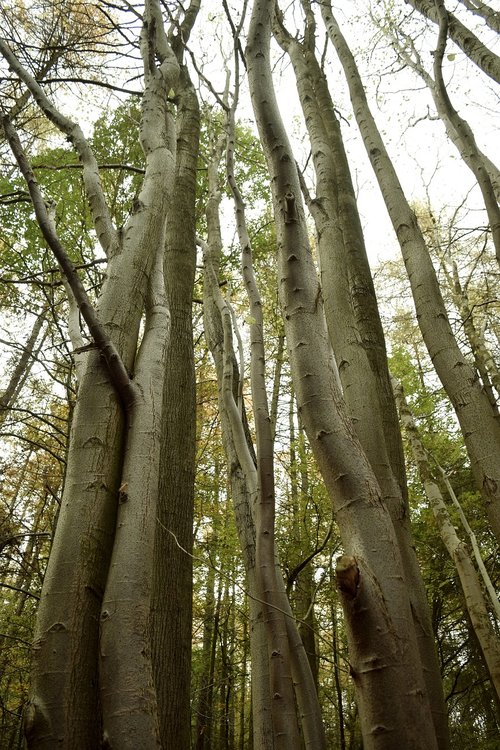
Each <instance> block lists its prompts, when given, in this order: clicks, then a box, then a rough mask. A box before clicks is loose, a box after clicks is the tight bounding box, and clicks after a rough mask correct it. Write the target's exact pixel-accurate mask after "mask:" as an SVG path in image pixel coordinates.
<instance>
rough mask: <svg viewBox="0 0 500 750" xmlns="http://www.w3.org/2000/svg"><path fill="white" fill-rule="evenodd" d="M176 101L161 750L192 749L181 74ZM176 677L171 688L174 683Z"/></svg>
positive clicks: (160, 630)
mask: <svg viewBox="0 0 500 750" xmlns="http://www.w3.org/2000/svg"><path fill="white" fill-rule="evenodd" d="M180 85H181V88H180V91H179V98H178V125H177V161H176V167H175V190H174V193H173V195H172V201H171V206H170V212H169V216H168V219H167V227H166V250H165V261H164V268H165V285H166V290H167V298H168V302H169V308H170V316H171V335H170V344H169V348H168V353H167V359H166V377H165V388H164V396H163V403H164V419H163V425H162V447H161V464H160V466H161V468H160V493H159V502H158V522H157V524H156V536H155V562H154V582H153V601H152V610H153V620H152V650H153V664H154V669H155V684H156V690H157V694H158V708H159V717H160V736H161V741H162V743H163V745H164V746H165V747H173V746H175V745H177V744H178V745H179V746H181V747H188V746H189V742H190V734H191V730H190V695H191V693H190V680H191V638H192V622H191V620H192V615H191V608H192V605H191V598H192V560H191V557H190V555H189V552H190V550H191V549H192V545H193V541H192V535H193V531H192V530H193V502H194V472H195V466H194V462H195V448H196V394H195V374H194V354H193V330H192V298H193V286H194V274H195V266H196V240H195V221H196V219H195V191H196V167H197V158H198V142H199V128H200V121H199V120H200V117H199V108H198V101H197V97H196V94H195V92H194V89H193V87H192V84H191V82H190V80H189V78H188V73H187V70H186V69H184V68H182V69H181V79H180ZM172 675H175V676H176V678H175V680H173V679H172Z"/></svg>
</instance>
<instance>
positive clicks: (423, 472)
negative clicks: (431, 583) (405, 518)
mask: <svg viewBox="0 0 500 750" xmlns="http://www.w3.org/2000/svg"><path fill="white" fill-rule="evenodd" d="M395 391H396V393H397V396H398V402H399V411H400V414H401V420H402V422H403V425H404V427H405V429H406V433H407V435H408V439H409V441H410V445H411V449H412V453H413V456H414V459H415V462H416V464H417V466H418V470H419V473H420V477H421V479H422V482H423V484H424V488H425V494H426V495H427V499H428V501H429V505H430V506H431V508H432V512H433V514H434V517H435V519H436V523H437V526H438V529H439V533H440V535H441V539H442V540H443V543H444V545H445V547H446V549H447V550H448V554H449V555H450V557H451V559H452V560H453V562H454V563H455V567H456V569H457V573H458V577H459V579H460V583H461V585H462V591H463V594H464V599H465V605H466V607H467V612H468V613H469V617H470V621H471V624H472V627H473V628H474V632H475V634H476V636H477V640H478V642H479V646H480V648H481V651H482V653H483V657H484V661H485V664H486V667H487V669H488V673H489V675H490V679H491V682H492V684H493V687H494V689H495V691H496V693H497V696H498V699H499V700H500V644H499V642H498V637H497V634H496V632H495V628H494V627H493V626H492V623H491V619H490V614H489V612H488V607H487V604H486V600H485V597H484V595H483V592H482V588H481V582H480V580H479V576H478V574H477V572H476V569H475V567H474V565H473V563H472V560H471V557H470V554H469V552H468V550H467V547H466V545H465V544H464V543H463V542H462V541H461V539H460V537H459V536H458V534H457V532H456V530H455V528H454V526H453V523H452V522H451V519H450V515H449V513H448V509H447V507H446V504H445V502H444V500H443V496H442V494H441V490H440V489H439V487H438V485H437V484H436V482H434V480H433V478H432V473H431V471H430V467H429V462H428V458H427V455H426V452H425V449H424V447H423V445H422V443H421V440H420V437H419V435H418V430H417V427H416V425H415V421H414V419H413V415H412V413H411V411H410V409H409V407H408V404H407V402H406V399H405V396H404V393H403V389H402V388H401V386H399V385H396V386H395Z"/></svg>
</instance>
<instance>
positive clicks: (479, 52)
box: [405, 0, 500, 83]
mask: <svg viewBox="0 0 500 750" xmlns="http://www.w3.org/2000/svg"><path fill="white" fill-rule="evenodd" d="M405 2H406V4H407V5H411V6H412V8H415V10H418V12H419V13H421V14H422V15H423V16H425V18H428V19H430V20H431V21H434V23H436V24H439V13H438V11H437V9H436V4H435V2H434V0H405ZM447 16H448V24H449V28H450V38H451V39H453V41H454V42H455V44H456V45H457V46H458V47H460V49H461V50H462V51H463V52H464V53H465V54H466V55H467V57H469V58H470V59H471V60H472V62H474V63H475V64H476V65H477V66H478V67H479V68H480V69H481V70H482V71H483V73H486V75H487V76H489V77H490V78H492V79H493V80H494V81H496V82H497V83H500V57H499V56H498V55H496V54H495V53H494V52H492V51H491V50H490V49H488V47H486V46H485V45H484V44H483V43H482V42H481V41H480V40H479V39H478V38H477V36H475V34H473V33H472V31H471V30H470V29H468V28H467V27H466V26H464V24H463V23H462V22H461V21H459V20H458V18H457V17H456V16H454V15H453V13H450V12H449V11H448V12H447Z"/></svg>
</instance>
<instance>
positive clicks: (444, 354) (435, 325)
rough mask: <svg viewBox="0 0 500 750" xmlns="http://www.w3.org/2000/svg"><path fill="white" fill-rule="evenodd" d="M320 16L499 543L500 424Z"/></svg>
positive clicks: (352, 72)
mask: <svg viewBox="0 0 500 750" xmlns="http://www.w3.org/2000/svg"><path fill="white" fill-rule="evenodd" d="M323 17H324V20H325V24H326V27H327V29H328V33H329V35H330V38H331V40H332V42H333V44H334V46H335V49H336V50H337V54H338V55H339V59H340V61H341V63H342V66H343V67H344V70H345V74H346V78H347V83H348V85H349V91H350V96H351V101H352V104H353V110H354V114H355V117H356V120H357V123H358V127H359V129H360V131H361V135H362V137H363V141H364V143H365V147H366V150H367V152H368V155H369V158H370V161H371V163H372V166H373V170H374V172H375V175H376V177H377V180H378V182H379V186H380V189H381V192H382V195H383V197H384V200H385V203H386V206H387V211H388V213H389V216H390V218H391V221H392V224H393V227H394V231H395V232H396V235H397V237H398V240H399V244H400V246H401V252H402V255H403V259H404V262H405V266H406V270H407V273H408V278H409V280H410V284H411V289H412V294H413V300H414V304H415V309H416V313H417V319H418V323H419V326H420V330H421V332H422V336H423V339H424V341H425V344H426V347H427V349H428V351H429V354H430V357H431V359H432V362H433V365H434V367H435V369H436V372H437V374H438V377H439V379H440V380H441V383H442V384H443V387H444V389H445V391H446V393H447V395H448V397H449V399H450V401H451V403H452V405H453V407H454V409H455V412H456V415H457V418H458V420H459V423H460V427H461V429H462V434H463V436H464V441H465V445H466V448H467V452H468V454H469V457H470V461H471V466H472V470H473V473H474V478H475V480H476V484H477V487H478V489H479V491H480V492H481V494H482V496H483V499H484V503H485V508H486V512H487V515H488V518H489V521H490V524H491V527H492V530H493V533H494V534H495V536H496V538H497V539H498V540H500V459H499V456H500V425H499V424H498V422H497V420H496V417H495V414H494V411H493V409H492V407H491V404H490V402H489V400H488V398H487V396H486V394H485V393H484V391H483V390H482V387H481V383H480V382H479V380H478V378H477V375H476V372H475V370H474V368H473V367H472V365H471V364H470V363H469V362H468V361H467V360H466V358H465V357H464V356H463V354H462V352H461V351H460V348H459V346H458V344H457V342H456V339H455V337H454V335H453V331H452V329H451V326H450V322H449V319H448V315H447V312H446V308H445V304H444V301H443V298H442V295H441V290H440V288H439V283H438V280H437V276H436V272H435V270H434V267H433V265H432V261H431V258H430V256H429V252H428V250H427V247H426V244H425V240H424V238H423V235H422V232H421V230H420V228H419V226H418V222H417V219H416V216H415V214H414V212H413V211H412V210H411V208H410V206H409V204H408V202H407V200H406V197H405V195H404V192H403V189H402V187H401V184H400V182H399V179H398V176H397V174H396V171H395V169H394V166H393V164H392V161H391V160H390V158H389V155H388V153H387V151H386V148H385V145H384V143H383V140H382V138H381V135H380V133H379V131H378V128H377V125H376V123H375V120H374V119H373V116H372V114H371V112H370V109H369V107H368V102H367V99H366V94H365V91H364V89H363V85H362V83H361V79H360V76H359V72H358V70H357V66H356V64H355V61H354V58H353V56H352V53H351V52H350V50H349V48H348V46H347V44H346V42H345V40H344V38H343V36H342V35H341V33H340V29H339V27H338V25H337V23H336V22H335V19H334V17H333V14H332V12H331V6H323Z"/></svg>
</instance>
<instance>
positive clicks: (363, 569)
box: [246, 0, 436, 750]
mask: <svg viewBox="0 0 500 750" xmlns="http://www.w3.org/2000/svg"><path fill="white" fill-rule="evenodd" d="M272 12H273V3H272V2H259V0H257V1H256V2H255V3H254V8H253V13H252V20H251V24H250V33H249V42H248V47H247V53H246V57H247V64H248V76H249V82H250V91H251V96H252V103H253V106H254V111H255V114H256V119H257V124H258V127H259V132H260V136H261V140H262V143H263V146H264V152H265V155H266V159H267V163H268V167H269V170H270V175H271V187H272V191H273V203H274V212H275V220H276V224H277V239H278V248H279V258H280V296H281V302H282V308H283V314H284V318H285V333H286V336H287V344H288V349H289V352H290V363H291V369H292V378H293V381H294V388H295V391H296V393H297V403H298V405H299V411H300V414H301V417H302V419H303V422H304V426H305V429H306V432H307V434H308V437H309V441H310V443H311V446H312V448H313V451H314V453H315V455H316V458H317V461H318V465H319V467H320V470H321V472H322V474H323V477H324V479H325V483H326V485H327V488H328V491H329V493H330V495H331V497H332V500H333V502H334V504H335V507H336V513H337V521H338V523H339V527H340V529H341V534H342V537H343V542H344V546H345V549H346V550H349V553H350V556H349V558H348V559H349V564H348V565H344V566H343V569H342V570H340V569H339V579H340V586H341V590H342V591H343V606H344V611H345V614H346V621H347V628H348V632H349V641H350V658H351V662H352V668H353V675H354V680H355V683H356V686H357V692H358V701H359V703H360V715H361V717H362V722H363V735H364V742H365V748H366V750H368V749H370V750H371V748H378V747H380V748H382V747H384V749H385V750H387V748H396V747H397V748H401V747H415V748H417V747H422V748H424V747H425V748H430V747H436V740H435V735H434V730H433V729H432V728H430V727H429V723H428V721H427V716H426V698H424V695H425V689H424V686H423V681H422V675H421V670H420V665H419V656H418V648H417V644H416V640H415V635H414V631H413V624H412V621H411V611H410V604H409V601H408V596H407V592H406V588H405V584H404V580H403V577H402V567H401V559H400V557H399V552H398V548H397V542H396V539H395V536H394V531H393V527H392V523H391V519H390V516H389V514H388V513H387V511H386V510H385V509H384V507H383V504H382V501H381V496H380V489H379V488H378V486H377V483H376V481H375V477H374V476H373V473H372V472H371V469H370V467H369V465H368V463H367V460H366V457H365V455H364V453H363V451H362V449H361V446H360V444H359V442H358V440H357V439H356V437H355V435H354V431H353V428H352V425H351V422H350V420H349V418H348V416H347V413H346V410H345V405H344V403H343V401H342V398H341V394H340V391H339V388H338V385H337V382H336V378H335V373H334V371H333V368H332V365H331V358H330V349H329V345H328V338H327V335H326V330H325V327H324V322H323V314H322V310H321V302H320V288H319V284H318V280H317V276H316V271H315V268H314V266H313V263H312V256H311V253H310V248H309V243H308V238H307V229H306V225H305V221H304V213H303V208H302V205H301V200H300V185H299V181H298V176H297V172H296V167H295V161H294V159H293V155H292V153H291V150H290V147H289V144H288V140H287V137H286V134H285V131H284V128H283V124H282V121H281V117H280V114H279V111H278V108H277V104H276V100H275V96H274V89H273V83H272V77H271V68H270V61H269V44H270V32H271V16H272ZM387 621H390V623H391V624H390V627H389V629H388V628H387ZM402 643H404V644H405V649H404V654H403V653H402V652H401V651H400V645H398V644H402ZM368 665H371V666H370V667H369V668H368ZM389 673H390V676H389ZM403 696H404V698H403Z"/></svg>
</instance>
